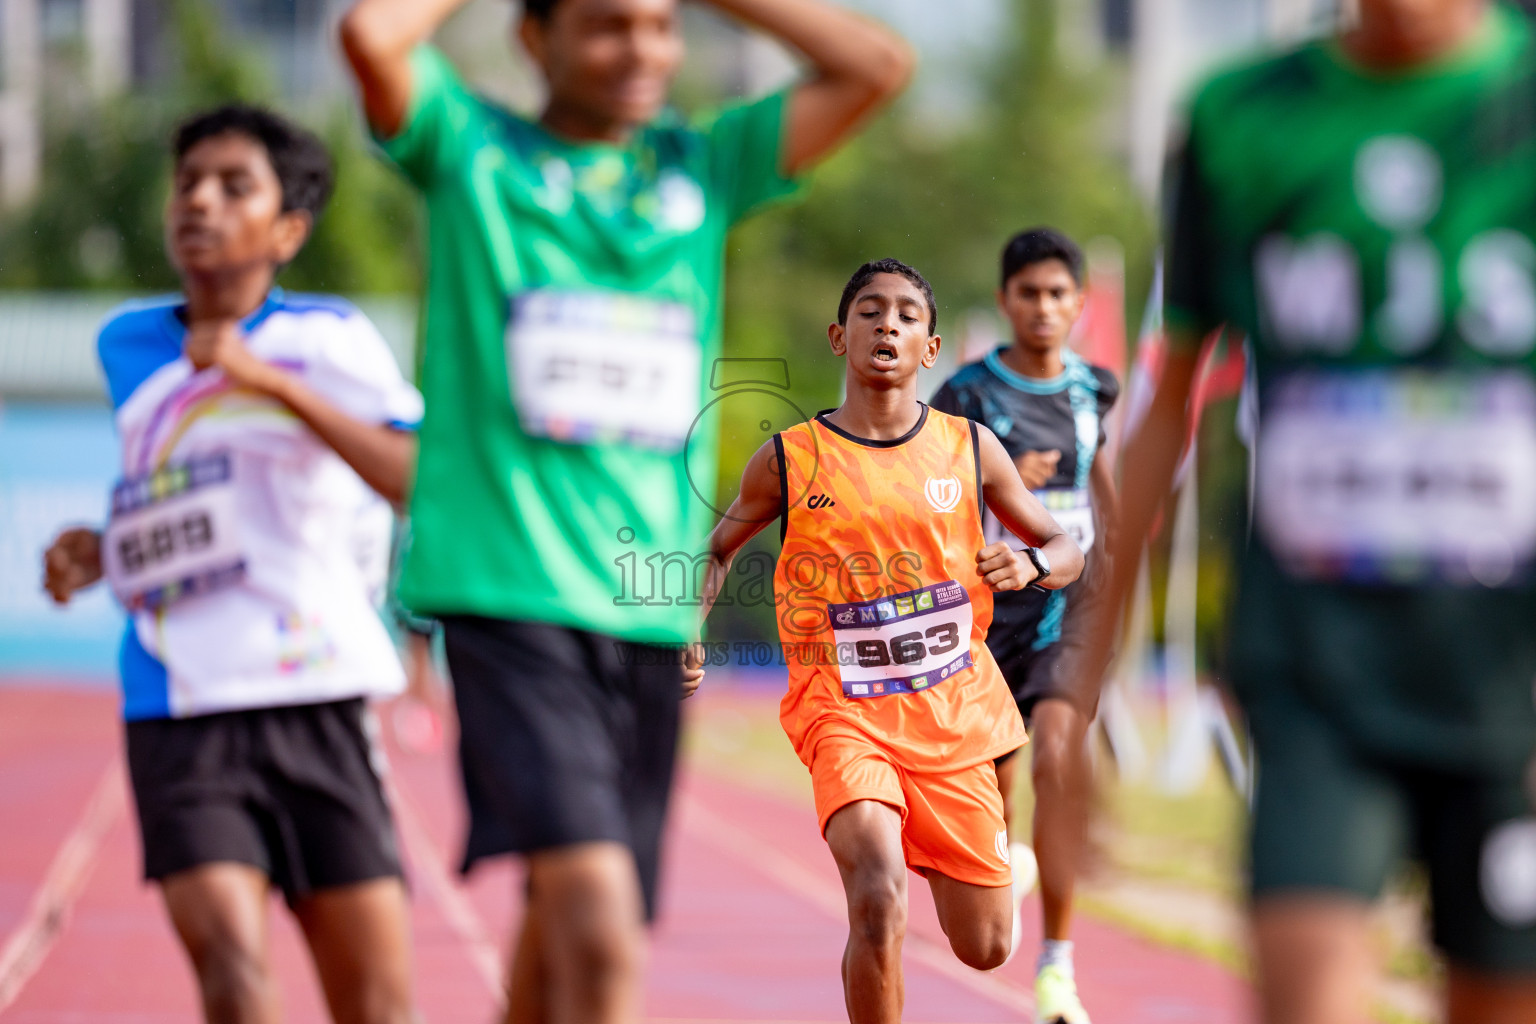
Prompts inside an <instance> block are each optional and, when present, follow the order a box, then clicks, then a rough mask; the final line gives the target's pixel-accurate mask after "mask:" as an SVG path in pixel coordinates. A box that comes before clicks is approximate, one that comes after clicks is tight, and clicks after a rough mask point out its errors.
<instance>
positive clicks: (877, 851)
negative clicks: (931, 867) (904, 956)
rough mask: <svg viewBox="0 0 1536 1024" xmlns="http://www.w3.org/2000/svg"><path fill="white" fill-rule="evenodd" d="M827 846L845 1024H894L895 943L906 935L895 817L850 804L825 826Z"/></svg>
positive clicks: (900, 996) (891, 811)
mask: <svg viewBox="0 0 1536 1024" xmlns="http://www.w3.org/2000/svg"><path fill="white" fill-rule="evenodd" d="M826 835H827V845H828V846H830V847H831V848H832V856H833V858H834V859H835V860H836V861H837V870H838V872H839V873H841V874H842V876H843V892H844V894H845V895H846V896H847V899H848V945H847V948H846V949H845V950H844V952H843V998H844V999H845V1000H846V1002H847V1004H848V1020H849V1021H850V1024H897V1022H899V1021H900V1020H901V1008H902V1003H903V1001H904V998H905V993H904V988H903V981H902V976H901V943H902V940H903V939H904V938H905V937H906V932H907V865H906V860H905V858H904V857H903V856H902V850H901V812H900V811H898V810H896V808H894V807H891V806H890V805H889V804H883V803H880V802H878V801H875V800H857V801H855V802H853V803H851V804H848V805H847V806H846V807H843V808H842V809H840V810H839V811H837V813H835V814H833V815H832V817H831V818H829V819H828V820H827V829H826Z"/></svg>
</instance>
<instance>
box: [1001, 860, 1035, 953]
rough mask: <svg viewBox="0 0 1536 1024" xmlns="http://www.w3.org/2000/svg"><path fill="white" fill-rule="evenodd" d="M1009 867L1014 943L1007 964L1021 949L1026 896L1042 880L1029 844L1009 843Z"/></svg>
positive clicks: (1009, 951)
mask: <svg viewBox="0 0 1536 1024" xmlns="http://www.w3.org/2000/svg"><path fill="white" fill-rule="evenodd" d="M1008 869H1009V870H1010V871H1012V872H1013V945H1012V946H1010V947H1009V948H1008V959H1007V960H1004V961H1003V963H1005V964H1006V963H1007V962H1008V960H1012V959H1013V955H1014V954H1015V953H1017V952H1018V951H1019V940H1020V939H1022V938H1023V937H1024V915H1023V913H1022V912H1021V908H1022V905H1023V903H1024V897H1026V896H1028V895H1029V894H1030V893H1032V892H1034V891H1035V883H1036V882H1038V881H1039V880H1040V864H1039V862H1037V861H1036V860H1035V851H1034V850H1031V849H1030V848H1029V844H1027V843H1009V844H1008Z"/></svg>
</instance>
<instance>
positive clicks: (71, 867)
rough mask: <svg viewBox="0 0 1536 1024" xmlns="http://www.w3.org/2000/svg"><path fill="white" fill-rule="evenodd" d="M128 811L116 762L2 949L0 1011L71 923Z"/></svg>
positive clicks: (94, 792) (98, 787)
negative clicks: (113, 832) (108, 838)
mask: <svg viewBox="0 0 1536 1024" xmlns="http://www.w3.org/2000/svg"><path fill="white" fill-rule="evenodd" d="M126 807H127V785H126V784H125V782H124V779H123V766H122V762H121V760H120V759H119V758H113V760H112V763H111V764H109V765H108V766H107V769H106V771H104V772H103V773H102V775H101V780H100V781H99V782H97V783H96V788H95V790H93V791H92V793H91V798H90V799H89V800H88V801H87V802H86V805H85V810H84V811H82V812H81V814H80V817H79V819H78V820H77V821H76V822H75V825H74V828H72V829H70V832H69V835H68V836H66V837H65V839H64V842H63V844H62V845H61V846H60V847H59V852H58V853H56V854H54V856H53V860H52V861H51V862H50V863H49V865H48V873H47V874H46V875H44V876H43V883H42V885H40V886H38V889H37V892H36V893H34V894H33V896H32V903H31V905H30V906H29V907H28V908H27V914H26V916H25V917H23V918H22V919H21V923H20V924H18V925H17V926H16V928H15V930H14V931H12V932H11V934H10V937H9V938H8V939H6V941H5V945H4V946H0V1010H4V1009H5V1008H6V1007H7V1006H10V1005H11V1004H12V1003H13V1002H15V1001H16V997H17V996H19V995H21V990H22V989H23V988H24V987H26V984H27V982H28V981H30V980H31V979H32V976H33V975H34V974H36V973H37V970H38V968H40V967H41V966H42V965H43V961H44V960H46V959H47V957H48V953H49V951H50V950H52V949H53V945H54V943H55V942H57V941H58V938H59V935H60V933H62V932H63V931H64V927H65V925H66V924H68V923H69V913H70V910H71V909H73V907H74V904H75V900H76V899H78V898H79V896H80V892H81V890H82V889H84V888H85V883H86V882H87V881H88V880H89V879H90V876H91V868H93V867H94V866H95V864H96V858H97V856H98V855H99V854H100V853H101V844H102V841H103V840H104V839H105V838H106V835H107V832H108V831H109V830H110V829H111V828H112V826H113V825H114V824H116V823H117V819H118V816H119V815H121V814H122V813H123V811H124V809H125V808H126Z"/></svg>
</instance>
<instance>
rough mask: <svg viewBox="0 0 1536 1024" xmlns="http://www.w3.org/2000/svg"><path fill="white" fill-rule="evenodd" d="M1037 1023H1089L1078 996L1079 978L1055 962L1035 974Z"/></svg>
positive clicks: (1086, 1012)
mask: <svg viewBox="0 0 1536 1024" xmlns="http://www.w3.org/2000/svg"><path fill="white" fill-rule="evenodd" d="M1035 1024H1089V1022H1088V1011H1087V1010H1085V1009H1083V1004H1082V1002H1081V1001H1080V1000H1079V999H1078V998H1077V980H1076V979H1075V978H1073V976H1072V975H1071V974H1070V973H1069V972H1068V971H1067V970H1066V969H1065V968H1062V967H1057V966H1055V965H1054V964H1052V965H1050V966H1048V967H1045V968H1043V969H1042V970H1041V971H1040V973H1039V974H1038V975H1036V976H1035Z"/></svg>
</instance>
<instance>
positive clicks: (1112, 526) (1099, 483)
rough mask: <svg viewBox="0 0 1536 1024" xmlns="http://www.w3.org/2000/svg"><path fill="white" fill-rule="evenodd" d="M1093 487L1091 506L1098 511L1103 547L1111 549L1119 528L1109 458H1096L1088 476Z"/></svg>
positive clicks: (1116, 499)
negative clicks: (1101, 526) (1102, 528)
mask: <svg viewBox="0 0 1536 1024" xmlns="http://www.w3.org/2000/svg"><path fill="white" fill-rule="evenodd" d="M1088 486H1089V487H1091V488H1092V489H1093V507H1094V508H1096V509H1098V511H1099V521H1100V522H1101V523H1102V524H1103V526H1104V548H1105V550H1106V551H1109V550H1113V549H1114V545H1115V539H1116V537H1117V536H1118V535H1119V530H1120V495H1119V493H1118V492H1117V491H1116V490H1115V471H1114V470H1113V469H1111V468H1110V465H1109V460H1108V459H1104V458H1096V459H1094V460H1093V470H1092V472H1091V473H1090V475H1089V478H1088Z"/></svg>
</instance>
